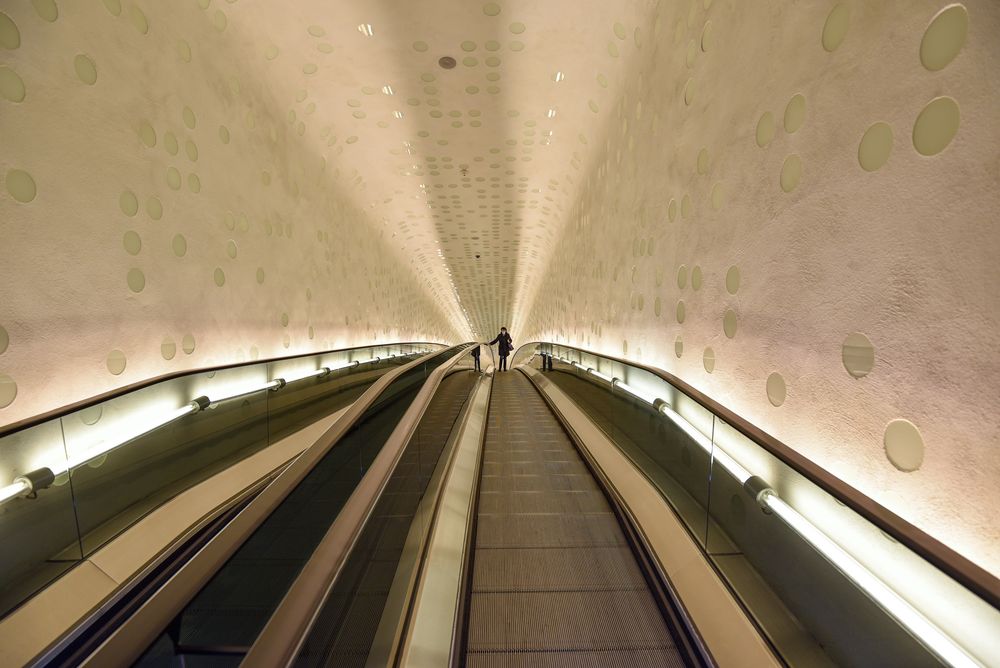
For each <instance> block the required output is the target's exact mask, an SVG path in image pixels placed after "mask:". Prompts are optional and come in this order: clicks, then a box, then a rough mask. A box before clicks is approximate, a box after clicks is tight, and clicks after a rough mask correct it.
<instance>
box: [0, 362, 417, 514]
mask: <svg viewBox="0 0 1000 668" xmlns="http://www.w3.org/2000/svg"><path fill="white" fill-rule="evenodd" d="M426 352H427V351H422V352H421V351H416V352H414V353H411V354H423V353H426ZM395 357H396V353H391V354H390V355H389V358H390V359H391V358H395ZM380 361H382V358H381V357H373V358H371V359H369V360H365V361H364V362H362V361H359V360H352V361H350V362H348V363H347V364H345V365H343V366H339V367H328V366H324V367H321V368H319V369H317V370H316V371H310V372H308V373H306V374H303V375H301V376H295V377H292V378H275V379H274V380H271V381H268V382H267V383H264V384H262V385H255V386H253V387H247V388H241V389H239V390H235V391H230V392H229V393H228V394H225V395H224V396H221V397H214V398H212V397H207V396H202V397H198V398H197V399H194V400H192V401H190V402H188V403H187V404H185V405H183V406H181V407H180V408H177V409H175V410H173V411H170V412H169V413H166V414H164V415H163V416H162V417H161V418H159V419H156V420H152V421H150V422H144V423H143V426H142V427H141V428H140V429H137V430H134V431H133V432H131V433H130V434H129V435H128V436H126V437H125V438H119V439H115V441H113V442H110V443H100V444H98V445H96V446H92V447H90V448H87V449H85V450H83V451H82V452H80V453H78V454H76V455H73V456H72V457H70V458H68V459H66V460H63V461H61V462H59V463H58V464H56V465H54V466H51V467H49V466H43V467H41V468H38V469H35V470H33V471H31V472H29V473H25V474H22V475H19V476H17V477H16V478H14V481H13V482H12V483H11V484H9V485H7V486H6V487H0V505H2V504H4V503H6V502H7V501H10V500H11V499H15V498H17V497H19V496H24V495H26V494H31V493H33V492H36V491H38V490H40V489H45V488H46V487H48V486H49V485H51V484H52V480H53V479H54V478H55V477H56V476H58V475H62V474H63V473H66V472H67V471H69V470H71V469H74V468H76V467H78V466H82V465H83V464H86V463H87V462H90V461H93V460H95V459H97V458H98V457H100V456H102V455H105V454H107V453H109V452H111V451H112V450H115V449H117V448H120V447H122V446H123V445H127V444H128V443H130V442H132V441H134V440H135V439H137V438H139V437H141V436H145V435H146V434H148V433H150V432H152V431H154V430H156V429H159V428H161V427H165V426H166V425H168V424H170V423H171V422H174V421H176V420H179V419H181V418H182V417H184V416H186V415H192V414H194V413H197V412H199V411H202V410H205V409H206V408H208V407H209V406H213V405H215V404H218V403H221V402H223V401H230V400H232V399H238V398H240V397H243V396H246V395H248V394H254V393H255V392H261V391H264V390H278V389H281V388H282V387H284V386H285V385H286V384H288V383H294V382H298V381H300V380H305V379H307V378H318V377H321V376H325V375H327V374H330V373H331V372H333V371H339V370H340V369H347V368H352V367H357V366H360V365H362V364H372V363H378V362H380Z"/></svg>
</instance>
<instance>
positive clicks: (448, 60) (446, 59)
mask: <svg viewBox="0 0 1000 668" xmlns="http://www.w3.org/2000/svg"><path fill="white" fill-rule="evenodd" d="M457 64H458V63H457V62H455V59H454V58H452V57H451V56H442V57H441V59H440V60H438V65H440V66H441V67H443V68H444V69H446V70H450V69H452V68H453V67H455V65H457Z"/></svg>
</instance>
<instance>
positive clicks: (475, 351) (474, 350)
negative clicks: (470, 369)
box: [471, 344, 482, 371]
mask: <svg viewBox="0 0 1000 668" xmlns="http://www.w3.org/2000/svg"><path fill="white" fill-rule="evenodd" d="M471 355H472V359H473V360H475V362H476V371H482V369H480V368H479V344H476V345H475V346H473V347H472V353H471Z"/></svg>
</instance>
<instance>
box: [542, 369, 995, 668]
mask: <svg viewBox="0 0 1000 668" xmlns="http://www.w3.org/2000/svg"><path fill="white" fill-rule="evenodd" d="M556 359H558V360H560V361H562V362H565V363H566V364H569V365H571V366H573V367H575V368H577V369H579V370H580V371H583V372H584V373H588V374H590V375H592V376H596V377H597V378H600V379H601V380H603V381H605V382H607V383H610V384H611V386H612V389H613V388H616V387H617V388H620V389H621V390H624V391H625V392H627V393H628V394H631V395H632V396H634V397H636V398H637V399H640V400H642V401H645V402H646V403H647V404H650V405H652V406H653V407H654V408H655V409H656V410H657V411H659V412H660V413H662V414H663V415H664V416H666V417H667V419H669V420H670V421H671V422H673V423H674V424H675V425H677V427H679V428H680V429H681V430H682V431H683V432H684V433H685V434H687V435H688V436H689V437H691V440H693V441H694V442H695V443H697V444H698V446H699V447H701V448H702V449H703V450H704V451H705V452H707V453H708V454H709V456H711V457H712V458H713V459H714V460H715V461H717V462H718V463H719V464H720V465H721V466H722V467H723V468H724V469H726V471H727V472H729V474H730V475H732V476H733V477H734V478H735V479H736V480H738V481H739V483H740V484H741V485H743V488H744V489H745V490H746V491H747V492H749V493H750V495H751V496H753V497H754V499H755V500H756V501H757V504H758V505H759V506H760V507H761V508H762V509H764V510H765V511H767V512H770V513H773V514H774V515H776V516H777V517H778V518H779V519H780V520H781V521H782V522H783V523H784V524H785V525H786V526H787V527H788V528H789V529H791V530H792V531H794V532H795V533H796V534H797V535H798V536H799V537H800V538H802V539H803V540H805V541H806V542H807V543H809V545H811V546H812V547H813V548H814V549H815V550H816V551H817V552H819V553H820V554H821V555H822V556H823V558H824V559H826V560H827V561H828V562H829V563H830V564H831V565H832V566H833V567H834V568H836V569H837V570H838V571H840V572H841V573H842V574H843V575H844V576H845V577H846V578H847V579H848V580H850V581H851V582H853V583H854V584H855V585H856V586H857V587H858V588H859V589H860V590H861V591H863V592H864V593H865V595H866V596H868V598H870V599H871V600H872V601H873V602H874V603H875V604H876V605H878V606H879V607H880V608H881V609H882V610H883V611H884V612H885V613H886V614H888V615H889V616H890V617H892V618H893V619H894V620H895V621H896V622H897V623H898V624H899V625H900V626H902V627H903V628H904V629H906V630H907V632H908V633H910V635H912V636H913V637H914V638H915V639H916V640H917V641H918V642H919V643H920V644H921V645H923V646H924V647H925V648H926V649H927V650H928V651H930V652H931V653H932V654H933V655H934V656H936V657H937V658H938V659H940V660H941V661H943V662H945V663H946V664H947V665H949V666H956V667H962V668H965V667H969V668H974V667H976V666H982V665H983V664H982V663H980V662H979V661H978V660H976V659H975V658H974V657H972V656H971V655H970V654H969V653H968V652H966V651H965V649H963V648H962V647H961V646H960V645H959V644H958V643H956V642H955V640H954V639H953V638H951V636H949V635H947V634H946V633H945V632H944V631H942V630H941V629H940V628H938V627H937V625H935V624H934V623H933V622H932V621H930V620H929V619H927V618H926V617H925V616H924V615H923V614H921V613H920V612H919V611H918V610H917V609H916V608H914V607H913V606H912V605H910V604H909V603H908V602H907V601H906V600H904V599H903V598H902V597H901V596H900V595H899V594H897V593H896V592H895V591H894V590H893V589H892V588H890V587H889V585H887V584H886V583H885V582H883V581H882V580H880V579H879V578H878V576H877V575H875V574H874V573H872V572H871V571H870V570H868V568H866V567H865V566H864V565H863V564H861V563H860V562H859V561H858V560H857V559H855V558H854V557H853V556H851V555H850V554H849V553H848V552H847V551H846V550H844V548H842V547H841V546H840V545H838V544H837V543H836V542H835V541H834V540H833V539H832V538H830V537H829V536H827V535H826V534H825V533H823V531H822V530H821V529H820V528H819V527H817V526H816V525H815V524H813V523H812V522H810V521H809V520H808V519H806V517H805V516H803V515H802V514H801V513H799V512H798V511H797V510H795V509H794V508H792V507H791V506H790V505H788V504H787V503H785V501H784V500H782V499H781V497H779V496H778V493H777V492H776V491H774V489H772V488H771V486H770V485H768V483H767V482H766V481H765V480H763V479H762V478H760V477H759V476H755V475H753V474H752V473H750V471H748V470H747V469H745V468H744V467H743V466H742V465H740V463H739V462H737V461H736V460H735V459H733V457H732V456H730V455H729V453H727V452H726V451H724V450H723V449H721V448H720V447H719V446H718V445H714V444H713V443H712V441H711V440H710V439H709V438H708V437H707V436H705V435H704V434H703V433H701V432H700V431H698V429H697V428H696V427H695V426H694V425H693V424H691V423H690V422H688V421H687V420H686V419H684V418H683V417H682V416H681V415H680V414H678V413H677V412H676V411H675V410H673V408H671V407H670V404H668V403H667V402H666V401H664V400H663V399H659V398H655V397H651V396H649V395H647V394H646V393H645V392H642V391H641V390H638V389H636V388H634V387H631V386H629V385H628V384H627V383H625V382H624V381H622V380H621V379H620V378H615V377H612V376H608V375H607V374H604V373H601V372H599V371H597V370H596V369H594V368H592V367H587V366H584V365H583V364H581V363H579V362H574V361H572V360H570V359H568V358H566V357H562V356H556Z"/></svg>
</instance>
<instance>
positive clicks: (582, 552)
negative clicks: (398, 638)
mask: <svg viewBox="0 0 1000 668" xmlns="http://www.w3.org/2000/svg"><path fill="white" fill-rule="evenodd" d="M471 587H472V589H471V595H470V603H469V611H468V615H469V617H468V627H467V637H466V647H465V649H466V656H465V659H466V665H467V666H469V667H470V668H481V667H482V668H485V667H487V666H490V667H493V666H504V667H508V666H529V665H530V666H623V667H624V666H637V667H639V666H642V667H645V666H649V667H652V666H657V667H668V668H669V667H672V666H683V665H685V664H684V661H683V659H682V658H681V655H680V653H679V652H678V651H677V649H676V647H675V644H674V640H673V637H672V635H671V633H670V630H669V629H668V627H667V625H666V623H665V621H664V619H663V615H662V613H661V612H660V609H659V607H658V606H657V603H656V600H655V599H654V597H653V594H652V592H651V591H650V589H649V585H648V584H647V582H646V579H645V577H644V576H643V573H642V571H641V570H640V568H639V565H638V563H637V562H636V558H635V556H634V554H633V552H632V550H631V548H630V546H629V545H628V542H627V541H626V538H625V535H624V533H623V531H622V528H621V527H620V526H619V524H618V520H617V518H616V516H615V514H614V513H613V511H612V508H611V506H610V504H609V502H608V500H607V498H606V497H605V495H604V492H603V491H602V490H601V488H600V487H599V486H598V484H597V482H596V481H595V480H594V478H593V476H592V475H591V473H590V471H589V470H588V469H587V467H586V465H585V464H584V462H583V460H582V459H581V458H580V455H579V454H578V453H577V451H576V449H575V448H574V446H573V444H572V442H571V441H570V439H569V437H568V436H567V435H566V433H565V432H564V431H563V428H562V426H561V425H560V424H559V422H558V421H557V419H556V417H555V416H554V415H553V414H552V412H551V411H550V410H549V408H548V407H547V406H546V404H545V402H544V400H543V399H542V398H541V396H539V394H538V393H537V391H536V390H535V389H534V387H533V386H532V384H531V382H530V381H529V380H528V379H527V378H525V377H524V376H523V375H522V374H520V373H518V372H507V373H498V374H496V378H495V380H494V385H493V395H492V399H491V404H490V413H489V422H488V426H487V431H486V441H485V444H484V448H483V464H482V478H481V481H480V496H479V507H478V516H477V525H476V542H475V548H474V557H473V572H472V583H471Z"/></svg>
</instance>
